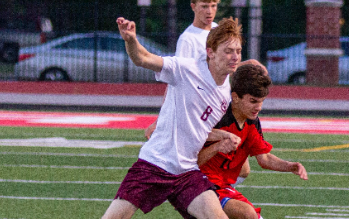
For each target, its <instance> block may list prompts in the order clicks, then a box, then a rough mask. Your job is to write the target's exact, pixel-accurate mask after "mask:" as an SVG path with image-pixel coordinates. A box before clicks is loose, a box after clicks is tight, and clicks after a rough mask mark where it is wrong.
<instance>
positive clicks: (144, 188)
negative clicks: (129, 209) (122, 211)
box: [115, 159, 214, 218]
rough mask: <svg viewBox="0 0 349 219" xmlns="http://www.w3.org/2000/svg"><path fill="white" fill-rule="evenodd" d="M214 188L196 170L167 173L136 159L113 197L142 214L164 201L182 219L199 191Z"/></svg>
mask: <svg viewBox="0 0 349 219" xmlns="http://www.w3.org/2000/svg"><path fill="white" fill-rule="evenodd" d="M209 189H214V186H213V184H212V183H211V182H210V181H209V180H208V179H207V177H206V176H205V175H204V174H203V173H201V172H200V171H199V170H193V171H189V172H186V173H183V174H179V175H174V174H171V173H169V172H167V171H165V170H163V169H161V168H159V167H158V166H156V165H153V164H151V163H149V162H147V161H145V160H142V159H138V161H137V162H136V163H134V164H133V165H132V167H131V168H130V169H129V171H128V173H127V175H126V176H125V179H124V180H123V182H122V183H121V185H120V188H119V190H118V192H117V194H116V196H115V198H118V197H120V198H121V199H125V200H127V201H129V202H131V203H132V204H134V205H135V206H137V207H138V208H139V209H141V210H142V211H143V212H144V213H148V212H150V211H151V210H152V209H153V208H154V207H156V206H159V205H160V204H162V203H163V202H165V201H166V200H168V201H169V202H170V203H171V204H172V205H173V206H174V207H175V209H176V210H178V212H179V213H180V214H181V215H182V216H183V217H184V218H193V217H192V216H190V215H189V214H188V212H187V208H188V206H189V204H190V203H191V202H192V201H193V200H194V198H195V197H197V196H198V195H200V194H201V193H202V192H204V191H206V190H209Z"/></svg>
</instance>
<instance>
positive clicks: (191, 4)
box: [190, 3, 195, 12]
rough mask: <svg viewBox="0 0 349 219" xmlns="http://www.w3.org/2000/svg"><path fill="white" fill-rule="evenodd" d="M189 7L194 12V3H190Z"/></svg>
mask: <svg viewBox="0 0 349 219" xmlns="http://www.w3.org/2000/svg"><path fill="white" fill-rule="evenodd" d="M190 7H191V10H193V11H194V12H195V4H194V3H190Z"/></svg>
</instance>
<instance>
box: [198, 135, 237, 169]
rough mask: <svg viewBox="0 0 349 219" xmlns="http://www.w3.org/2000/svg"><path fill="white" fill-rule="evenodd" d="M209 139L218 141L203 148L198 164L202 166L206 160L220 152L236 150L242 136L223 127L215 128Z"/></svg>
mask: <svg viewBox="0 0 349 219" xmlns="http://www.w3.org/2000/svg"><path fill="white" fill-rule="evenodd" d="M207 141H218V142H216V143H214V144H212V145H210V146H209V147H206V148H203V149H201V151H200V152H199V155H198V165H199V166H201V165H203V164H204V163H206V161H208V160H209V159H211V158H212V157H213V156H214V155H216V154H217V153H218V152H222V153H225V154H227V153H229V152H231V151H235V150H236V149H237V147H238V146H239V144H240V142H241V139H240V137H238V136H236V135H234V134H232V133H230V132H227V131H224V130H221V129H213V130H212V132H211V133H210V134H209V136H208V138H207Z"/></svg>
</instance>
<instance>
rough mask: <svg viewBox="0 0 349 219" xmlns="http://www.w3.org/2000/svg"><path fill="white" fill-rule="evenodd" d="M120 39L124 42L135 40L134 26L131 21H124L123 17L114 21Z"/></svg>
mask: <svg viewBox="0 0 349 219" xmlns="http://www.w3.org/2000/svg"><path fill="white" fill-rule="evenodd" d="M116 23H117V24H118V28H119V31H120V35H121V37H122V38H123V39H124V40H125V41H127V42H128V41H130V40H132V39H135V38H136V24H135V22H133V21H129V20H126V19H125V18H123V17H119V18H118V19H116Z"/></svg>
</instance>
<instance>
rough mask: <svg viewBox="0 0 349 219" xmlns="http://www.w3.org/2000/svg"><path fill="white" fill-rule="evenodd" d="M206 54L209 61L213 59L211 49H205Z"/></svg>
mask: <svg viewBox="0 0 349 219" xmlns="http://www.w3.org/2000/svg"><path fill="white" fill-rule="evenodd" d="M206 52H207V56H208V57H209V58H210V59H213V58H214V52H213V49H212V48H206Z"/></svg>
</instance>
